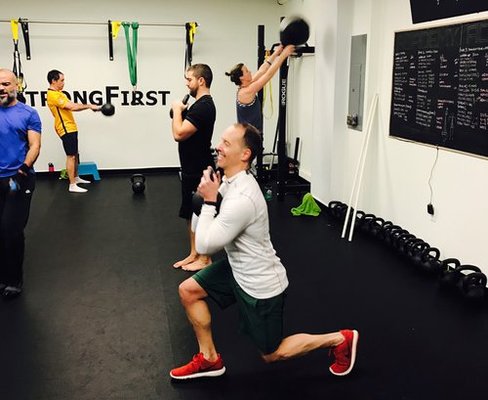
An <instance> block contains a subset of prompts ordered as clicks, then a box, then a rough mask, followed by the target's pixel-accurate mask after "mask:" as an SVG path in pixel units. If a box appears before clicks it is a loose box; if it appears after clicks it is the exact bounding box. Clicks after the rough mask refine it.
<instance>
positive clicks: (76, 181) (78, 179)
mask: <svg viewBox="0 0 488 400" xmlns="http://www.w3.org/2000/svg"><path fill="white" fill-rule="evenodd" d="M75 183H91V182H90V181H87V180H85V179H81V178H80V177H79V176H77V177H76V178H75Z"/></svg>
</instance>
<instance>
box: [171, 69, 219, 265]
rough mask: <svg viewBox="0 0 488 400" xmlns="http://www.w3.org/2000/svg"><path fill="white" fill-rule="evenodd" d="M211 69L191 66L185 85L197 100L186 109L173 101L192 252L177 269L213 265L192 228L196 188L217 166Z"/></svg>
mask: <svg viewBox="0 0 488 400" xmlns="http://www.w3.org/2000/svg"><path fill="white" fill-rule="evenodd" d="M212 78H213V75H212V70H211V69H210V67H209V66H208V65H206V64H195V65H192V66H190V67H189V68H188V69H187V71H186V75H185V79H186V86H187V87H188V90H189V91H190V95H191V96H192V97H194V98H195V103H193V104H192V105H191V107H189V108H188V109H187V106H186V105H185V104H184V103H183V102H182V101H174V102H173V103H172V105H171V108H172V110H173V121H172V131H173V138H174V139H175V141H177V142H178V153H179V156H180V164H181V196H182V199H181V207H180V213H179V215H180V217H181V218H184V219H186V220H187V225H188V232H189V235H190V245H191V247H190V254H189V255H188V256H187V257H186V258H184V259H183V260H180V261H178V262H176V263H175V264H173V267H175V268H183V269H184V270H187V271H197V270H199V269H202V268H204V267H206V266H207V265H209V264H210V262H211V260H210V257H209V256H208V255H204V254H198V253H197V251H196V248H195V236H194V233H193V232H192V231H191V226H190V224H191V216H192V194H193V192H194V191H196V189H197V186H198V184H199V183H200V179H201V177H202V172H203V170H204V169H206V168H207V167H208V166H211V167H212V168H213V167H214V160H213V157H212V152H211V150H210V147H211V144H212V134H213V129H214V124H215V116H216V110H215V104H214V102H213V99H212V96H211V95H210V85H211V84H212Z"/></svg>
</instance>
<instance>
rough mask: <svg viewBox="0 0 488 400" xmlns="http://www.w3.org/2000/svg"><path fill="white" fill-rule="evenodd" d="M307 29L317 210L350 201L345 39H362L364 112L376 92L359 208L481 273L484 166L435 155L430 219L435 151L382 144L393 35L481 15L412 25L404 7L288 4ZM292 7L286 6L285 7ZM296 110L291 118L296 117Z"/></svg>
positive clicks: (387, 1)
mask: <svg viewBox="0 0 488 400" xmlns="http://www.w3.org/2000/svg"><path fill="white" fill-rule="evenodd" d="M289 3H293V4H294V5H295V6H300V5H305V4H306V5H307V7H303V10H304V11H305V12H306V13H308V12H310V15H308V16H309V17H310V18H311V19H312V20H313V23H314V24H315V29H316V36H315V44H316V46H317V53H316V57H315V61H316V65H315V92H314V97H313V98H314V104H313V110H314V111H313V139H312V141H313V150H312V152H311V155H310V156H311V158H312V159H311V160H310V161H307V162H309V163H310V164H311V165H312V169H311V183H312V193H313V195H314V196H315V197H316V198H318V199H319V200H320V201H322V202H323V203H326V204H327V203H328V202H329V201H330V200H341V201H344V202H348V201H349V197H350V192H351V188H352V183H353V178H354V174H355V172H356V166H357V158H358V157H359V152H360V147H361V144H362V140H363V137H364V130H363V132H357V131H354V130H350V129H348V128H347V126H346V123H345V116H346V110H347V91H348V81H349V75H348V74H349V55H348V53H349V51H350V49H349V47H350V37H351V35H357V34H363V33H366V34H367V35H368V44H367V46H368V48H367V66H366V68H367V70H366V101H365V114H367V111H368V110H369V107H370V105H371V101H372V98H373V96H374V94H375V93H378V95H379V103H378V110H377V114H376V118H375V122H374V124H373V126H372V136H371V141H370V144H369V153H368V158H367V161H366V166H365V172H364V176H363V186H362V192H361V196H360V199H359V204H358V209H362V210H364V211H366V212H372V213H375V214H376V215H379V216H382V217H384V218H386V219H390V220H392V221H394V222H395V223H397V224H399V225H401V226H402V227H403V228H405V229H407V230H409V231H410V232H411V233H413V234H414V235H416V236H417V237H421V238H423V239H424V240H426V241H428V242H429V243H430V244H431V245H433V246H436V247H439V249H440V250H441V258H442V259H444V258H448V257H457V258H459V259H460V260H461V261H462V262H463V263H465V264H475V265H478V266H479V267H481V268H482V269H483V270H484V271H485V272H488V261H487V260H488V246H486V245H485V243H484V242H485V229H484V228H485V227H486V226H488V190H487V189H486V183H485V182H486V181H487V180H488V160H486V159H484V158H479V157H475V156H470V155H466V154H459V153H456V152H452V151H446V150H441V151H440V154H439V160H438V162H437V166H436V167H435V169H434V173H433V179H432V185H433V191H434V198H433V204H434V207H435V215H434V216H433V217H431V216H430V215H428V214H427V212H426V206H427V204H428V203H429V200H430V190H429V186H428V179H429V175H430V172H431V169H432V166H433V164H434V159H435V149H434V148H432V147H429V146H425V145H422V144H416V143H408V142H404V141H399V140H396V139H393V138H390V137H389V132H388V126H389V117H390V115H389V110H390V101H391V97H390V96H391V82H392V77H391V73H392V67H393V44H394V33H395V31H398V30H409V29H419V28H425V27H430V26H433V25H439V24H449V23H457V22H465V21H470V20H475V19H481V18H488V13H487V12H485V13H480V14H476V15H468V16H463V17H457V18H450V19H448V20H444V21H437V22H435V23H425V24H416V25H413V24H412V21H411V16H410V2H409V0H395V1H391V0H295V1H293V2H289ZM290 7H291V6H290ZM302 111H303V110H302V109H298V110H297V113H300V112H302Z"/></svg>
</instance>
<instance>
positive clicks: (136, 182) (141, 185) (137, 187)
mask: <svg viewBox="0 0 488 400" xmlns="http://www.w3.org/2000/svg"><path fill="white" fill-rule="evenodd" d="M130 181H131V183H132V190H133V191H134V193H137V194H140V193H143V192H144V189H146V177H145V176H144V175H142V174H134V175H132V176H131V177H130Z"/></svg>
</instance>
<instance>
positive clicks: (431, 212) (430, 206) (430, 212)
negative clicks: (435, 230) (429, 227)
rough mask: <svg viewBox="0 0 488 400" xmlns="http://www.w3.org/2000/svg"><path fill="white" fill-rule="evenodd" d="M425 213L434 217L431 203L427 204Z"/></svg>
mask: <svg viewBox="0 0 488 400" xmlns="http://www.w3.org/2000/svg"><path fill="white" fill-rule="evenodd" d="M427 213H429V214H430V215H434V206H433V205H432V204H431V203H429V204H427Z"/></svg>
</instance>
